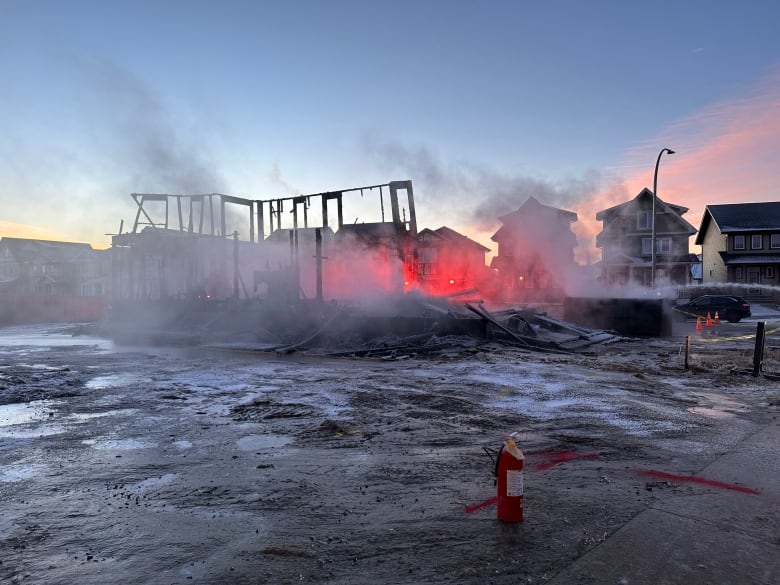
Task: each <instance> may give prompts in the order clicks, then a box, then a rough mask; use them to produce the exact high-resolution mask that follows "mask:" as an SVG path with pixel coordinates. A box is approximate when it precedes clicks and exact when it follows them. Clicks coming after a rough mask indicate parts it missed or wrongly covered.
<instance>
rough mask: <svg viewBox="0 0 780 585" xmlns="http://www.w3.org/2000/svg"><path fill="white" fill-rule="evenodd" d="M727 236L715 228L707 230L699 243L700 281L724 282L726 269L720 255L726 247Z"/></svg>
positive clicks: (726, 276)
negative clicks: (702, 240)
mask: <svg viewBox="0 0 780 585" xmlns="http://www.w3.org/2000/svg"><path fill="white" fill-rule="evenodd" d="M726 245H727V237H726V235H725V234H721V233H720V232H719V231H717V230H715V229H711V230H708V231H707V233H706V234H705V235H704V242H703V243H702V245H701V263H702V273H701V280H702V283H704V284H707V283H713V282H726V281H727V280H728V270H727V269H726V264H725V262H723V258H722V257H721V255H720V252H721V251H722V250H725V249H726Z"/></svg>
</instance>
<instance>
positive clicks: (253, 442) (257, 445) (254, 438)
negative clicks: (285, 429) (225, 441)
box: [236, 435, 292, 451]
mask: <svg viewBox="0 0 780 585" xmlns="http://www.w3.org/2000/svg"><path fill="white" fill-rule="evenodd" d="M290 443H292V438H291V437H288V436H285V435H247V436H246V437H241V438H240V439H239V440H238V441H236V445H237V446H238V448H239V449H241V450H242V451H259V450H262V449H275V448H277V447H284V446H285V445H289V444H290Z"/></svg>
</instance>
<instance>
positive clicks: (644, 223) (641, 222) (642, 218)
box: [636, 210, 653, 230]
mask: <svg viewBox="0 0 780 585" xmlns="http://www.w3.org/2000/svg"><path fill="white" fill-rule="evenodd" d="M651 218H652V213H651V212H649V211H646V210H645V211H637V213H636V228H637V229H639V230H649V229H651V228H652V227H653V224H652V222H651V221H650V220H651Z"/></svg>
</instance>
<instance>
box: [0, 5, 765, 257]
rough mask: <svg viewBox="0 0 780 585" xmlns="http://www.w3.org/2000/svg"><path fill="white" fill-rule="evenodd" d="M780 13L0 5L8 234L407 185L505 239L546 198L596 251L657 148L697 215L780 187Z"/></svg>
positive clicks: (61, 232) (373, 207) (447, 217)
mask: <svg viewBox="0 0 780 585" xmlns="http://www.w3.org/2000/svg"><path fill="white" fill-rule="evenodd" d="M778 22H780V3H778V2H776V0H744V1H743V2H741V3H736V2H733V1H730V2H724V1H720V0H707V1H699V0H689V1H680V0H677V1H667V0H657V1H656V2H653V3H639V2H623V1H620V0H611V1H606V0H588V1H584V0H579V1H578V0H560V1H558V0H514V1H498V0H484V1H476V0H473V1H465V0H416V1H410V0H392V1H384V2H380V1H372V0H363V1H357V0H351V1H348V0H338V1H337V0H334V1H327V0H317V1H315V0H288V1H281V0H279V1H273V2H272V1H262V0H256V1H240V0H221V1H220V2H214V1H212V2H205V1H198V0H192V1H184V0H158V1H146V0H132V1H130V0H127V1H124V0H114V1H111V2H105V1H87V0H68V1H58V0H0V205H2V208H1V211H0V236H16V237H32V238H42V239H53V240H64V241H81V242H89V243H92V244H93V245H94V246H95V247H100V248H104V247H107V246H109V245H110V243H111V238H110V234H113V233H117V231H118V230H119V227H120V222H121V221H122V220H124V221H125V222H126V224H125V230H126V229H127V225H128V223H127V222H131V221H132V219H133V218H134V217H135V204H134V203H133V200H132V199H131V197H130V193H133V192H140V193H143V192H148V193H172V194H188V193H189V194H194V193H212V192H218V193H225V194H230V195H234V196H237V197H247V198H250V199H271V198H274V197H279V196H289V195H296V194H306V193H320V192H324V191H331V190H340V189H347V188H352V187H360V186H363V185H374V184H380V183H387V182H389V181H392V180H407V179H411V180H412V181H413V185H414V198H415V202H416V211H417V220H418V225H419V227H420V228H424V227H429V228H432V229H436V228H438V227H440V226H442V225H447V226H449V227H451V228H453V229H455V230H457V231H459V232H461V233H464V234H466V235H468V236H469V237H472V238H473V239H475V240H477V241H479V242H480V243H482V244H483V245H485V246H487V247H489V248H491V249H493V252H495V243H494V242H492V241H491V240H490V237H491V235H492V234H493V233H495V232H496V231H497V229H498V228H499V227H500V225H501V224H500V222H499V221H498V217H499V216H501V215H504V214H506V213H508V212H510V211H513V210H514V209H517V208H518V207H519V206H520V205H522V203H523V202H525V201H526V200H527V199H528V197H530V196H534V197H536V199H538V200H539V201H540V202H542V203H544V204H546V205H551V206H554V207H559V208H561V209H566V210H569V211H574V212H576V213H577V215H578V221H577V223H576V224H574V226H573V228H574V230H575V232H576V233H577V236H578V240H579V245H578V249H577V251H576V255H577V259H578V261H580V262H581V263H590V262H594V261H597V260H599V259H600V250H598V249H597V248H595V243H594V239H595V235H596V234H597V233H598V232H599V231H600V230H601V227H602V226H601V223H600V222H597V221H596V220H595V215H596V212H598V211H600V210H602V209H606V208H607V207H611V206H612V205H617V204H619V203H622V202H624V201H628V200H630V199H632V198H633V197H635V196H636V195H637V194H638V193H639V191H641V189H642V188H643V187H648V188H651V189H652V184H653V172H654V168H655V163H656V159H657V156H658V153H659V152H660V150H661V149H662V148H666V147H668V148H671V149H673V150H675V152H676V153H675V154H674V155H664V156H663V157H662V159H661V162H660V165H659V173H658V196H659V197H660V198H661V199H663V200H664V201H667V202H670V203H674V204H677V205H682V206H685V207H687V208H689V212H688V213H687V214H686V215H685V216H684V217H685V218H686V219H687V220H688V221H689V222H690V223H691V224H693V225H694V227H697V228H698V227H699V223H700V221H701V216H702V213H703V211H704V207H705V205H708V204H720V203H739V202H759V201H778V200H780V164H779V163H780V35H778V34H777V30H776V29H777V23H778ZM369 198H370V195H367V196H366V197H364V198H360V197H359V196H357V199H356V200H355V202H354V203H351V202H349V201H345V220H347V221H376V220H377V219H378V218H377V217H376V215H377V214H378V213H379V212H378V211H377V208H378V198H375V200H374V201H368V200H367V199H369ZM350 205H354V207H350ZM350 214H351V215H350ZM352 216H354V217H352ZM242 235H243V234H242ZM691 241H693V239H692V240H691ZM694 251H695V250H694Z"/></svg>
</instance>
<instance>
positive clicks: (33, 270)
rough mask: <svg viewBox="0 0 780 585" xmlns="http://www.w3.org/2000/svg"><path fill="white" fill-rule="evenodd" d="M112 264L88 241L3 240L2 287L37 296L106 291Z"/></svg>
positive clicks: (0, 248)
mask: <svg viewBox="0 0 780 585" xmlns="http://www.w3.org/2000/svg"><path fill="white" fill-rule="evenodd" d="M109 271H110V263H109V261H108V260H107V258H106V252H105V251H98V250H94V249H93V248H92V246H90V245H89V244H80V243H74V242H54V241H48V240H34V239H26V238H8V237H4V238H2V239H0V287H1V288H2V291H3V292H5V293H11V294H19V295H37V296H93V295H103V294H106V293H107V291H106V286H107V283H108V280H109V273H110V272H109Z"/></svg>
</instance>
